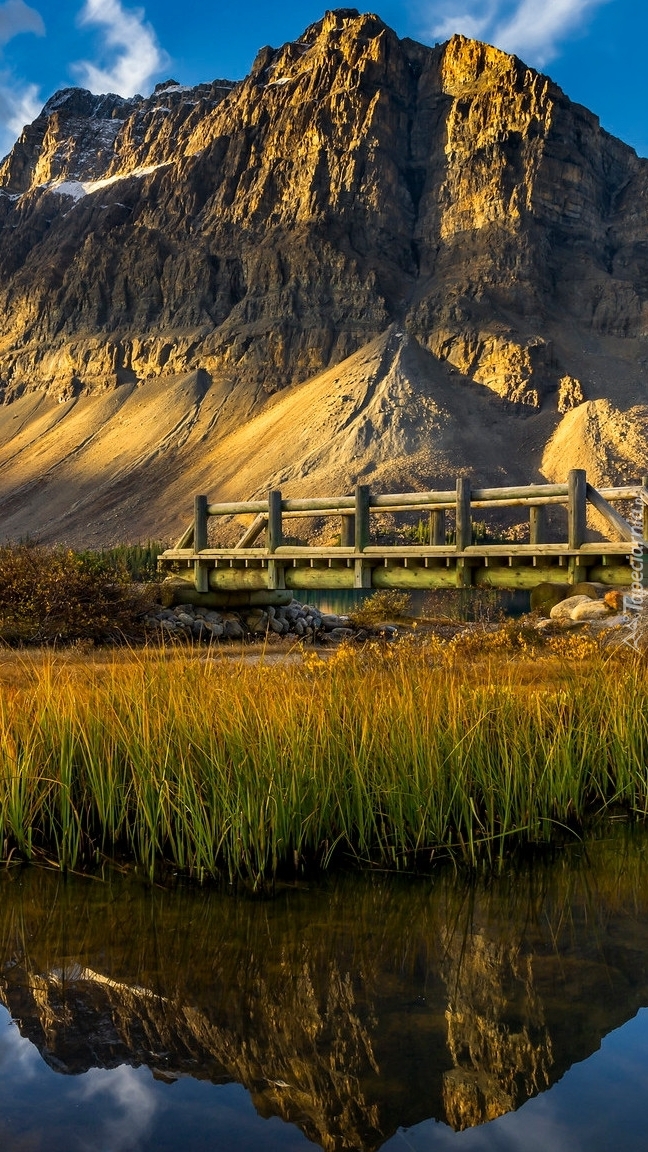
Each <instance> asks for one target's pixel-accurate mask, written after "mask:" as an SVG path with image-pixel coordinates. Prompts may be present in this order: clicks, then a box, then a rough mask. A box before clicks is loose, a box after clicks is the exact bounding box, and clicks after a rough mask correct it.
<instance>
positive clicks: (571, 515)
mask: <svg viewBox="0 0 648 1152" xmlns="http://www.w3.org/2000/svg"><path fill="white" fill-rule="evenodd" d="M567 488H568V496H567V515H568V521H569V526H568V540H567V542H568V545H569V547H570V548H571V549H578V548H580V546H581V544H583V543H584V542H585V532H586V528H587V475H586V473H585V470H584V469H583V468H572V469H571V471H570V473H569V475H568V477H567Z"/></svg>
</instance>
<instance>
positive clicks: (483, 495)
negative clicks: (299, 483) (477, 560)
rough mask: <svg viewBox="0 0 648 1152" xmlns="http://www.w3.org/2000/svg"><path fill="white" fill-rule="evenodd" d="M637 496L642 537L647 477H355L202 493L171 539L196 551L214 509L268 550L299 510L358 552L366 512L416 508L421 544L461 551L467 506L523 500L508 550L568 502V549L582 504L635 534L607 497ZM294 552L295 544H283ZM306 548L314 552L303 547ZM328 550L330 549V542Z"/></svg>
mask: <svg viewBox="0 0 648 1152" xmlns="http://www.w3.org/2000/svg"><path fill="white" fill-rule="evenodd" d="M638 497H643V539H644V540H648V476H644V477H643V478H642V481H641V483H639V484H630V485H624V486H621V487H616V488H598V489H597V488H595V487H593V485H591V484H589V483H588V482H587V476H586V473H585V470H583V469H579V468H574V469H572V470H571V471H570V472H569V474H568V477H567V481H566V483H564V484H527V485H521V486H509V487H501V488H473V487H472V486H471V481H470V478H469V477H468V476H459V477H457V482H456V486H455V489H454V490H448V491H429V492H400V493H391V494H379V493H374V492H372V491H371V488H370V486H369V485H365V484H359V485H358V486H357V487H356V489H355V493H354V494H353V495H352V496H330V497H329V496H325V497H304V498H295V497H288V498H284V497H283V496H282V493H281V491H280V490H279V489H271V490H270V491H269V492H268V496H267V498H266V499H262V500H237V501H229V502H224V503H212V502H210V501H209V499H208V498H207V496H205V495H199V496H196V497H195V503H194V519H193V521H192V523H191V524H190V525H189V527H188V528H187V529H186V531H185V532H184V533H183V535H182V536H181V538H180V540H178V542H177V544H176V545H175V548H173V549H171V550H170V554H172V553H174V552H183V551H187V550H189V551H191V552H192V554H194V555H195V554H196V553H201V552H203V551H205V550H207V549H208V547H209V532H208V526H209V519H210V517H218V516H228V517H231V516H248V515H251V516H253V517H254V519H253V521H252V523H251V524H250V525H249V526H248V527H247V528H246V529H245V531H244V533H243V535H242V536H241V538H240V539H239V540H238V542H237V543H236V545H235V546H234V550H236V551H238V550H244V549H247V548H252V547H255V546H256V547H258V545H257V544H256V542H257V540H258V538H259V537H260V536H261V535H262V534H263V533H265V550H266V551H267V553H268V554H269V555H273V554H276V553H281V551H282V550H283V549H284V521H285V520H288V519H299V518H302V517H308V518H311V519H312V518H313V517H340V518H341V525H342V530H341V535H340V544H339V548H340V552H341V554H343V550H344V551H345V552H347V553H348V552H349V551H351V552H353V553H356V554H357V553H362V552H365V551H366V549H367V548H369V547H370V546H371V530H370V517H371V515H372V514H380V513H405V512H419V513H424V514H427V515H428V516H429V545H427V546H425V547H426V549H431V548H438V549H439V550H441V551H444V552H448V551H451V550H454V551H456V552H465V551H466V550H467V549H468V548H470V547H471V545H472V535H473V511H474V510H475V509H480V510H481V509H486V508H497V509H500V508H510V507H526V508H528V509H529V545H517V546H516V545H511V546H510V548H511V550H514V551H517V549H518V548H520V549H527V548H529V547H530V546H534V545H535V546H538V545H543V544H546V543H547V536H548V528H547V516H546V510H547V507H549V506H551V505H562V506H564V507H566V509H567V540H566V541H565V546H566V548H567V549H568V550H569V551H578V550H579V549H580V548H581V547H582V546H583V544H584V543H585V537H586V524H587V505H588V503H589V504H591V505H592V507H593V508H595V509H596V511H597V512H598V513H599V514H600V515H601V516H602V517H603V519H604V520H605V521H606V522H607V524H608V526H609V527H610V528H611V529H612V530H613V531H614V532H615V533H617V534H618V535H619V536H620V537H621V540H622V541H627V542H628V543H630V542H633V541H635V540H636V535H633V530H632V527H631V525H630V523H629V522H628V521H627V520H626V519H625V518H624V517H623V516H622V515H621V514H620V513H619V512H618V511H617V509H616V508H615V507H614V504H615V503H617V502H619V501H632V500H636V499H637V498H638ZM448 511H454V514H455V540H454V544H447V543H446V513H447V512H448ZM290 550H291V551H293V552H294V551H295V549H294V548H291V549H290ZM308 551H309V553H314V552H316V551H317V549H316V547H314V546H309V547H308ZM329 551H330V548H329Z"/></svg>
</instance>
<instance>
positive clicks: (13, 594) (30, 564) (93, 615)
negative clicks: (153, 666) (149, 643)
mask: <svg viewBox="0 0 648 1152" xmlns="http://www.w3.org/2000/svg"><path fill="white" fill-rule="evenodd" d="M146 606H147V595H146V593H145V592H144V591H143V590H142V589H141V587H138V586H137V585H134V584H132V583H131V581H130V577H129V573H128V570H127V568H126V566H125V565H123V564H120V563H118V562H115V560H109V559H105V558H103V557H101V556H99V555H96V554H95V555H92V554H85V555H80V554H78V553H76V552H74V551H72V549H69V548H47V547H44V546H42V545H38V544H19V545H16V546H8V547H3V548H0V641H4V642H5V643H7V644H20V643H23V644H29V643H45V644H48V643H56V642H58V643H71V642H74V641H77V640H93V641H101V640H117V639H119V638H121V637H133V636H134V635H136V634H137V632H138V630H139V628H140V625H139V619H140V617H141V615H142V613H143V612H144V611H145V609H146Z"/></svg>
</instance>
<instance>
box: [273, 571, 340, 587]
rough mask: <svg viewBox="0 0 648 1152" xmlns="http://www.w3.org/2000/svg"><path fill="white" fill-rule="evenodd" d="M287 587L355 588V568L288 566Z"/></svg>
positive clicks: (285, 573) (286, 573)
mask: <svg viewBox="0 0 648 1152" xmlns="http://www.w3.org/2000/svg"><path fill="white" fill-rule="evenodd" d="M284 576H285V580H286V588H291V589H293V590H294V591H298V590H300V589H301V590H308V589H309V588H325V589H326V588H330V589H331V590H335V589H336V588H353V587H354V572H353V568H286V569H285V572H284Z"/></svg>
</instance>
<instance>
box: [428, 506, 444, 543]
mask: <svg viewBox="0 0 648 1152" xmlns="http://www.w3.org/2000/svg"><path fill="white" fill-rule="evenodd" d="M445 534H446V514H445V508H435V509H434V512H430V544H433V545H434V546H435V547H436V548H439V547H442V546H443V545H444V544H445V542H446V538H445Z"/></svg>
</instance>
